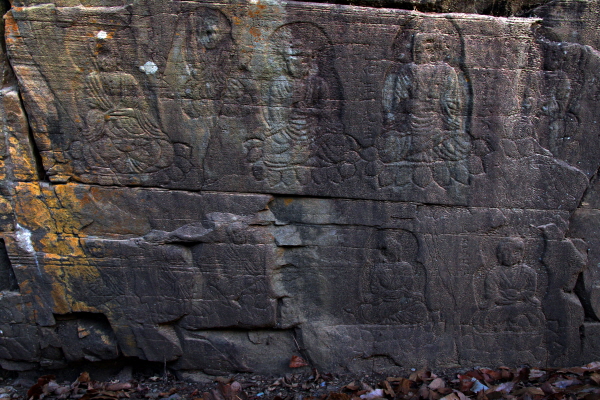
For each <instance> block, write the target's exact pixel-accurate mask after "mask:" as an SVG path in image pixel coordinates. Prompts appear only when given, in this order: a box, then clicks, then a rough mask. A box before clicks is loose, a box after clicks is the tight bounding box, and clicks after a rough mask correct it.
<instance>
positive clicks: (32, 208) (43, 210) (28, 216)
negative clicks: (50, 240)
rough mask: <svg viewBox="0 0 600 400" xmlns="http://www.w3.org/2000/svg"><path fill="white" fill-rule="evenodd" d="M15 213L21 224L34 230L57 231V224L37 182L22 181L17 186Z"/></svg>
mask: <svg viewBox="0 0 600 400" xmlns="http://www.w3.org/2000/svg"><path fill="white" fill-rule="evenodd" d="M15 191H16V201H15V213H16V215H18V216H19V219H20V223H21V225H23V226H25V227H27V228H28V229H33V230H38V229H39V230H44V231H49V232H56V224H55V223H54V219H53V218H52V215H51V214H50V211H49V210H48V207H47V206H46V204H45V203H44V201H43V200H42V199H43V197H42V192H41V190H40V187H39V185H38V184H37V183H32V182H21V183H18V184H17V185H16V187H15Z"/></svg>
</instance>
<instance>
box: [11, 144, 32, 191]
mask: <svg viewBox="0 0 600 400" xmlns="http://www.w3.org/2000/svg"><path fill="white" fill-rule="evenodd" d="M8 144H9V147H8V152H9V154H10V157H11V161H12V164H13V165H14V170H13V173H14V176H15V178H16V179H17V180H19V181H26V180H32V179H34V178H35V176H36V171H35V164H34V161H33V157H32V155H31V153H30V152H27V151H26V150H25V149H24V148H23V146H22V144H21V142H19V139H17V138H16V137H14V136H11V137H9V138H8Z"/></svg>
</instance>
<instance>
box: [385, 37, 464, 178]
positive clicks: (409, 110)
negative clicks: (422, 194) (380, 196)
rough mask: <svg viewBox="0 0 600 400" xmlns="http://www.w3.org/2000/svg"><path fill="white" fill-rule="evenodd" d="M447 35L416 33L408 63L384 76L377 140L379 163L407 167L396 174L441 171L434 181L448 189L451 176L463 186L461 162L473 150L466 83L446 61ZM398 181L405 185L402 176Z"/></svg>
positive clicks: (401, 64) (457, 71)
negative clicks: (426, 167) (428, 169)
mask: <svg viewBox="0 0 600 400" xmlns="http://www.w3.org/2000/svg"><path fill="white" fill-rule="evenodd" d="M446 36H448V35H443V34H438V33H416V34H414V37H413V39H412V46H411V47H412V48H411V53H412V60H411V62H408V63H400V65H397V66H396V67H393V68H392V69H391V70H390V73H388V75H387V76H386V79H385V84H384V88H383V113H384V115H383V131H382V133H381V135H380V136H379V137H378V138H377V141H376V147H377V149H378V153H379V158H380V161H381V162H383V163H384V164H388V165H389V164H402V165H403V166H404V167H407V166H408V167H409V168H408V169H406V168H404V170H403V172H397V173H405V174H406V173H409V174H410V173H411V172H412V170H413V169H418V168H420V167H419V166H423V165H431V168H436V169H437V170H438V171H439V170H440V168H442V169H444V171H445V174H441V176H442V178H441V179H436V181H438V184H440V185H441V186H445V185H447V184H448V183H449V179H450V177H451V178H453V179H454V180H457V181H460V182H462V183H466V181H467V180H468V179H465V178H464V175H465V171H464V170H465V168H466V166H465V165H464V163H461V161H463V160H465V159H466V157H467V156H468V154H469V152H470V149H471V141H470V136H469V135H468V133H467V131H466V125H467V124H466V119H467V115H466V114H467V113H466V103H467V96H466V90H465V85H464V79H461V78H462V76H461V71H460V70H458V69H457V68H455V67H453V66H452V65H450V64H449V63H448V62H447V59H448V58H449V56H448V52H449V49H448V44H447V43H446V40H447V38H446ZM436 163H437V164H439V165H435V164H436ZM440 163H441V164H440ZM411 166H412V167H411ZM387 173H388V174H389V171H387ZM429 175H430V176H431V173H429ZM435 175H436V174H435V171H434V174H433V177H434V178H435ZM438 175H440V174H438ZM444 176H445V178H443V177H444ZM380 180H381V179H380ZM396 180H397V181H398V182H400V181H403V179H402V178H401V177H399V178H398V179H396ZM409 180H410V178H408V179H404V182H405V183H408V181H409ZM429 182H431V179H429V180H426V181H423V182H418V183H417V184H419V185H420V186H423V187H424V186H426V185H427V184H429Z"/></svg>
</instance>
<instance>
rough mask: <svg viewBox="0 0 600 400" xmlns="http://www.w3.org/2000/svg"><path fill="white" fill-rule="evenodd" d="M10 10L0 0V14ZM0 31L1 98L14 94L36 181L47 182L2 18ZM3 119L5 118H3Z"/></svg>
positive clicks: (5, 3) (8, 5) (15, 162)
mask: <svg viewBox="0 0 600 400" xmlns="http://www.w3.org/2000/svg"><path fill="white" fill-rule="evenodd" d="M10 9H11V5H10V2H9V1H8V0H0V12H1V13H2V16H4V15H6V13H8V12H9V11H10ZM0 30H1V31H2V34H1V35H0V46H1V51H2V54H1V56H0V62H2V63H3V64H4V65H3V67H4V68H3V71H2V96H5V95H6V93H8V92H15V93H16V97H17V98H18V105H19V108H20V110H19V111H20V112H21V113H22V117H23V119H24V120H25V121H24V122H25V123H26V126H27V141H28V144H29V146H30V151H31V153H32V154H31V155H32V159H33V160H32V161H33V163H34V165H33V167H34V169H35V172H36V174H37V179H38V180H39V181H47V180H48V179H47V176H46V172H45V170H44V167H43V164H42V156H41V153H40V152H39V150H38V148H37V144H36V142H35V138H34V135H33V129H32V127H31V125H30V121H29V116H28V115H27V110H26V108H25V105H24V102H23V97H22V96H21V90H20V87H19V82H18V80H17V77H16V75H15V71H14V68H13V65H12V61H11V58H10V56H9V54H8V52H7V46H6V31H5V23H4V18H3V19H2V20H1V21H0ZM6 113H7V111H6V110H5V114H6ZM5 118H6V116H5ZM4 123H5V124H7V125H8V124H9V122H8V121H5V122H4ZM7 140H8V139H7ZM12 162H13V164H17V163H18V162H19V161H17V160H13V161H12ZM11 175H12V174H11ZM11 177H12V178H15V177H14V176H11Z"/></svg>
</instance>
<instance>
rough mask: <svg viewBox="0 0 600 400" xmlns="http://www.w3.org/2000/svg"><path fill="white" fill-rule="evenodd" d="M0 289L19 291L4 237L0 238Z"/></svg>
mask: <svg viewBox="0 0 600 400" xmlns="http://www.w3.org/2000/svg"><path fill="white" fill-rule="evenodd" d="M0 290H8V291H12V292H18V291H19V285H18V283H17V278H16V276H15V271H14V270H13V267H12V263H11V262H10V258H9V257H8V252H7V251H6V244H5V243H4V239H0Z"/></svg>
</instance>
